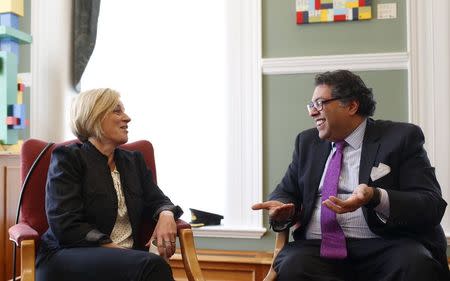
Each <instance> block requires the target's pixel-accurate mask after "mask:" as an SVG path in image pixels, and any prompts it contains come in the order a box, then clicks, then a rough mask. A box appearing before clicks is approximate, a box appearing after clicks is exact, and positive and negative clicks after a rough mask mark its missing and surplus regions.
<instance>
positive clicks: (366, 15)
mask: <svg viewBox="0 0 450 281" xmlns="http://www.w3.org/2000/svg"><path fill="white" fill-rule="evenodd" d="M295 6H296V14H297V24H308V23H320V22H336V21H357V20H369V19H371V18H372V0H296V3H295Z"/></svg>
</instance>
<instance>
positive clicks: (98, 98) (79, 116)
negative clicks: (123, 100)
mask: <svg viewBox="0 0 450 281" xmlns="http://www.w3.org/2000/svg"><path fill="white" fill-rule="evenodd" d="M119 98H120V94H119V92H117V91H115V90H112V89H109V88H102V89H92V90H89V91H85V92H83V93H81V94H79V95H78V96H77V97H75V99H74V100H73V101H72V107H71V110H70V127H71V129H72V132H73V134H74V135H75V136H76V137H77V138H78V139H79V140H80V141H82V142H85V141H87V140H88V139H89V138H90V137H94V138H101V137H102V136H103V130H102V126H101V123H102V121H103V119H104V118H105V116H106V114H107V113H109V112H111V111H113V110H114V108H115V107H116V106H117V105H118V104H119Z"/></svg>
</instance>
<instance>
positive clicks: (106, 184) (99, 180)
mask: <svg viewBox="0 0 450 281" xmlns="http://www.w3.org/2000/svg"><path fill="white" fill-rule="evenodd" d="M130 121H131V119H130V118H129V117H128V115H127V114H126V113H125V111H124V107H123V104H122V102H121V101H120V95H119V93H117V92H116V91H114V90H111V89H95V90H91V91H87V92H84V93H81V94H80V95H79V96H78V97H77V98H76V99H75V100H74V102H73V104H72V110H71V128H72V131H73V133H74V134H75V135H76V136H77V138H78V139H79V140H80V141H81V143H77V144H71V145H68V146H61V147H58V148H56V149H55V150H54V151H53V153H52V158H51V162H50V167H49V171H48V178H47V186H46V199H45V201H46V203H45V205H46V213H47V219H48V222H49V229H48V230H47V232H46V233H44V235H43V236H42V237H41V244H40V247H39V251H38V256H37V261H36V277H37V280H38V281H39V280H46V281H52V280H66V281H69V280H77V281H79V280H84V281H88V280H92V281H101V280H105V281H106V280H107V281H114V280H117V281H129V280H136V281H140V280H142V281H144V280H155V281H156V280H157V281H165V280H170V281H172V280H173V277H172V272H171V269H170V267H169V265H168V264H167V262H166V261H165V260H164V257H170V256H172V255H173V253H174V252H175V238H176V231H177V229H176V224H175V219H177V218H178V217H180V216H181V214H182V213H183V211H182V210H181V209H180V208H179V207H178V206H174V205H173V204H172V202H171V201H170V200H169V198H168V197H166V196H165V195H164V194H163V192H162V191H161V190H160V189H159V188H158V186H156V185H155V184H154V183H153V180H152V174H151V171H150V170H148V169H147V168H146V165H145V162H144V159H143V157H142V154H141V153H139V152H130V151H125V150H122V149H120V148H118V146H119V145H121V144H124V143H126V142H127V141H128V123H129V122H130ZM144 211H145V213H146V214H149V213H150V214H152V215H153V217H154V219H155V220H156V221H157V223H156V227H155V230H154V233H153V235H152V237H151V238H150V240H149V241H148V242H147V246H149V245H150V244H149V243H150V241H152V240H156V244H157V247H158V252H159V253H160V255H161V256H159V255H156V254H152V253H149V252H147V251H141V250H142V249H138V245H137V243H136V241H137V239H138V238H137V234H138V233H139V225H140V223H141V220H142V215H143V213H144Z"/></svg>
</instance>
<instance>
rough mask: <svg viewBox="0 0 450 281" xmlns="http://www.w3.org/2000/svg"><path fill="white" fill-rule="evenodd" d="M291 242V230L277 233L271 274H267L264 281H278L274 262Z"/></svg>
mask: <svg viewBox="0 0 450 281" xmlns="http://www.w3.org/2000/svg"><path fill="white" fill-rule="evenodd" d="M288 242H289V228H288V229H285V230H283V231H282V232H277V235H276V239H275V249H274V250H273V258H272V264H271V265H270V269H269V272H268V273H267V275H266V277H265V278H264V280H263V281H276V280H277V273H276V272H275V269H274V268H273V261H274V260H275V258H276V257H277V255H278V253H279V252H280V251H281V249H283V247H284V246H285V245H286V244H287V243H288Z"/></svg>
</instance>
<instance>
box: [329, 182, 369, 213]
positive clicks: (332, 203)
mask: <svg viewBox="0 0 450 281" xmlns="http://www.w3.org/2000/svg"><path fill="white" fill-rule="evenodd" d="M373 193H374V191H373V187H370V186H368V185H367V184H360V185H358V186H357V187H356V189H355V191H353V194H352V195H351V196H350V197H349V198H347V199H346V200H341V199H339V198H337V197H335V196H330V197H329V198H328V199H326V200H325V201H323V203H322V205H325V206H327V207H328V208H329V209H331V210H332V211H334V212H336V213H338V214H343V213H349V212H353V211H355V210H356V209H358V208H360V207H361V206H363V205H366V204H367V203H369V201H370V199H372V197H373Z"/></svg>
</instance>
